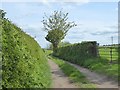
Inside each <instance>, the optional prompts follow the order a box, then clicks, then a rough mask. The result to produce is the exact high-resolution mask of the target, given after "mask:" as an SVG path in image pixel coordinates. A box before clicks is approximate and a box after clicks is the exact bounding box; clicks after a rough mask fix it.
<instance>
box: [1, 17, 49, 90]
mask: <svg viewBox="0 0 120 90" xmlns="http://www.w3.org/2000/svg"><path fill="white" fill-rule="evenodd" d="M2 26H3V28H2V86H3V87H6V88H30V87H31V88H36V87H37V88H47V87H49V86H50V84H51V74H50V69H49V66H48V63H47V59H46V57H45V55H44V52H43V51H42V49H41V47H40V46H39V45H38V43H37V42H36V41H35V40H34V39H33V38H32V37H30V36H29V35H27V34H25V33H24V32H23V31H22V30H21V29H20V28H19V27H17V26H16V25H15V24H12V23H11V21H9V20H6V19H4V20H3V25H2Z"/></svg>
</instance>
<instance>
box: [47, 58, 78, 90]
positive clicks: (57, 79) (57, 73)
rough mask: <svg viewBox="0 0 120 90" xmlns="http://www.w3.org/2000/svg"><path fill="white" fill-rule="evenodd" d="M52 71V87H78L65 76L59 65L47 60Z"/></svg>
mask: <svg viewBox="0 0 120 90" xmlns="http://www.w3.org/2000/svg"><path fill="white" fill-rule="evenodd" d="M48 63H49V65H50V68H51V72H52V80H53V84H52V86H53V87H52V88H78V87H77V86H76V85H75V84H73V83H71V82H70V80H69V79H68V77H67V76H65V74H64V73H63V72H62V71H61V70H60V68H59V66H58V65H57V64H56V63H54V62H53V61H52V60H48Z"/></svg>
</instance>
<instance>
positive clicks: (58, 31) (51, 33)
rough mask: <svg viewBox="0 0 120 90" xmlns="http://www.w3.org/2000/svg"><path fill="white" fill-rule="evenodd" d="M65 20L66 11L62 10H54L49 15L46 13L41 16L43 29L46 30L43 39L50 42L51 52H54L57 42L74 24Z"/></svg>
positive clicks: (66, 17) (66, 18) (66, 16)
mask: <svg viewBox="0 0 120 90" xmlns="http://www.w3.org/2000/svg"><path fill="white" fill-rule="evenodd" d="M67 20H68V13H63V12H62V11H54V13H53V15H51V16H50V17H48V16H47V15H46V14H45V17H43V21H42V23H43V25H44V30H45V31H47V32H48V34H47V36H46V37H45V39H46V40H47V41H49V42H51V43H52V45H53V52H56V50H57V48H58V44H59V43H60V42H61V40H63V39H64V38H65V36H66V34H67V32H68V30H69V29H70V28H72V27H74V26H76V24H75V23H74V22H67Z"/></svg>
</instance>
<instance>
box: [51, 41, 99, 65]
mask: <svg viewBox="0 0 120 90" xmlns="http://www.w3.org/2000/svg"><path fill="white" fill-rule="evenodd" d="M96 44H97V43H96V41H91V42H82V43H77V44H73V45H69V46H64V47H60V48H58V50H57V52H56V53H53V55H54V56H57V57H59V58H62V59H64V60H67V61H70V62H72V63H77V64H82V62H83V61H84V60H85V59H86V58H90V57H97V45H96Z"/></svg>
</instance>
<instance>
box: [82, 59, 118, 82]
mask: <svg viewBox="0 0 120 90" xmlns="http://www.w3.org/2000/svg"><path fill="white" fill-rule="evenodd" d="M83 67H86V68H88V69H90V70H92V71H95V72H97V73H99V74H104V75H106V76H108V77H110V78H112V79H114V80H116V81H117V80H118V64H110V63H108V61H106V60H105V59H103V58H90V59H87V60H85V62H84V63H83Z"/></svg>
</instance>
